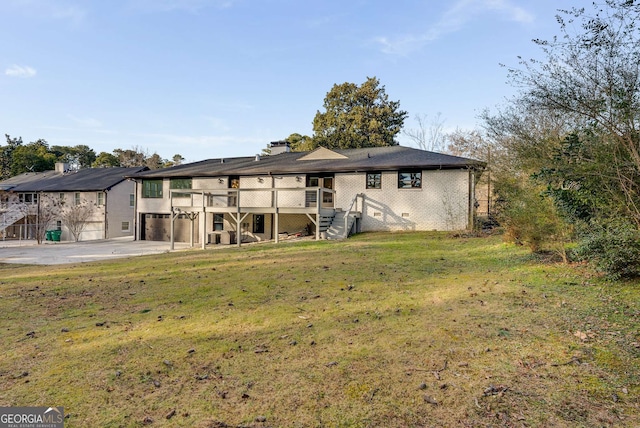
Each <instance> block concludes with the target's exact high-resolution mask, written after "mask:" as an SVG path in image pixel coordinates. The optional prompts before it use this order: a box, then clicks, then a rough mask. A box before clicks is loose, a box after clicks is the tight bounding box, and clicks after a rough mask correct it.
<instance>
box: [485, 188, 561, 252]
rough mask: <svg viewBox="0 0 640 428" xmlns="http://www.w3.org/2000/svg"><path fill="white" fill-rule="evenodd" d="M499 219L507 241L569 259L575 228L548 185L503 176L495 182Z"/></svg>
mask: <svg viewBox="0 0 640 428" xmlns="http://www.w3.org/2000/svg"><path fill="white" fill-rule="evenodd" d="M495 191H496V194H497V195H499V199H498V200H497V201H496V209H497V214H496V217H497V220H498V221H499V223H500V225H501V226H502V227H503V228H504V232H505V235H504V236H505V240H507V241H510V242H514V243H516V244H521V245H526V246H527V247H529V249H530V250H531V251H532V252H539V251H549V250H550V251H553V252H555V253H557V254H559V255H560V256H561V257H562V259H563V260H564V261H565V262H566V261H567V254H566V251H565V245H566V243H567V242H568V241H569V240H570V238H571V235H572V227H571V225H570V224H568V223H566V222H565V221H563V219H562V218H561V217H560V215H559V214H558V212H557V210H556V208H555V206H554V204H553V200H552V199H551V198H549V197H548V196H546V195H545V194H544V188H543V187H541V186H539V185H536V184H535V183H533V182H532V181H530V180H526V179H516V178H511V179H502V180H500V181H499V182H497V183H496V185H495Z"/></svg>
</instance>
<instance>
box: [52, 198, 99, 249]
mask: <svg viewBox="0 0 640 428" xmlns="http://www.w3.org/2000/svg"><path fill="white" fill-rule="evenodd" d="M95 209H96V206H95V204H92V203H89V202H87V201H85V200H83V201H80V203H79V204H70V205H67V206H64V207H63V208H62V209H61V212H60V217H61V219H62V223H63V224H64V225H65V226H67V229H69V232H70V233H71V235H72V236H73V239H74V240H75V241H76V242H78V241H79V240H80V236H81V235H82V232H83V231H84V230H85V228H86V227H87V223H88V220H89V219H90V218H91V217H92V216H93V213H94V212H95Z"/></svg>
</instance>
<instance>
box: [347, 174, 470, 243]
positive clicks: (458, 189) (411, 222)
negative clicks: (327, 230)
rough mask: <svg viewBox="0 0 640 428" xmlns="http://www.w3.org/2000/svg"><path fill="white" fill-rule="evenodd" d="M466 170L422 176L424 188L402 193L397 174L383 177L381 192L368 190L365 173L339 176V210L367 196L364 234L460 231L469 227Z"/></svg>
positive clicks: (403, 190) (364, 213)
mask: <svg viewBox="0 0 640 428" xmlns="http://www.w3.org/2000/svg"><path fill="white" fill-rule="evenodd" d="M468 177H469V173H468V171H467V170H436V171H423V172H422V188H420V189H399V188H398V173H397V172H384V173H382V186H381V187H382V188H381V189H367V188H366V183H365V180H366V173H353V174H337V175H336V193H337V204H336V207H341V208H343V209H345V210H346V209H347V208H348V207H349V204H350V203H351V200H352V199H353V197H354V196H355V195H356V194H357V193H364V194H365V198H364V207H363V213H362V220H361V230H362V231H376V230H389V231H392V230H460V229H466V228H467V225H468V204H469V185H468Z"/></svg>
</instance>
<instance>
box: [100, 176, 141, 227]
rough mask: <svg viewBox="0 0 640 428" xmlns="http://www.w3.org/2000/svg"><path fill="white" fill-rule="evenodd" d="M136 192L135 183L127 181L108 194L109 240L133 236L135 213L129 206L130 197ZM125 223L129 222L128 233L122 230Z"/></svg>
mask: <svg viewBox="0 0 640 428" xmlns="http://www.w3.org/2000/svg"><path fill="white" fill-rule="evenodd" d="M134 191H135V184H134V182H133V181H128V180H125V181H123V182H121V183H119V184H117V185H115V186H113V187H112V188H111V190H109V191H108V192H107V195H106V203H107V238H118V237H122V236H133V230H134V228H133V224H134V219H135V211H134V207H132V206H130V204H129V195H131V194H132V193H133V192H134ZM123 222H129V230H128V231H123V230H122V223H123Z"/></svg>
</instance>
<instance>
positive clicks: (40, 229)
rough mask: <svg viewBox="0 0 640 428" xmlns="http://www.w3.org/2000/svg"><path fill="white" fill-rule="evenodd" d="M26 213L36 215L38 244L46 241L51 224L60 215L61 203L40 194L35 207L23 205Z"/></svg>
mask: <svg viewBox="0 0 640 428" xmlns="http://www.w3.org/2000/svg"><path fill="white" fill-rule="evenodd" d="M23 210H24V212H25V214H27V215H31V216H33V217H35V222H34V223H35V234H36V241H37V242H38V244H42V241H44V239H45V236H46V233H47V230H49V226H50V225H51V224H52V223H53V222H54V220H55V219H56V218H57V217H58V214H59V212H60V203H59V201H58V200H57V199H54V198H53V197H51V196H49V195H46V194H42V193H40V194H38V203H37V205H36V206H35V207H31V206H27V205H23Z"/></svg>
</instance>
